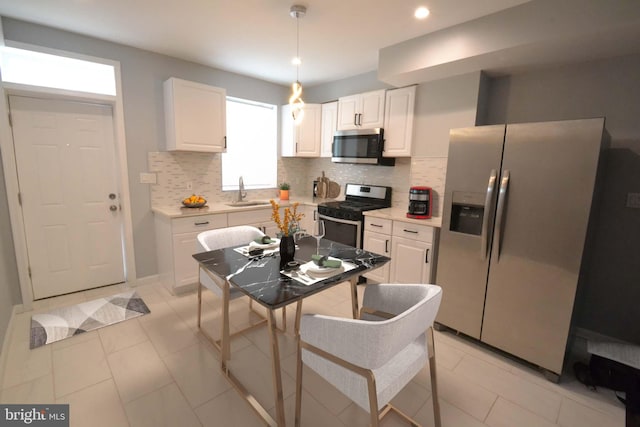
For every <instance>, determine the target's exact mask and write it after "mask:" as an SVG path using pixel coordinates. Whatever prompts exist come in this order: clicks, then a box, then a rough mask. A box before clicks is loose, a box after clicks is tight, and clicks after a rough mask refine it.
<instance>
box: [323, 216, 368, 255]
mask: <svg viewBox="0 0 640 427" xmlns="http://www.w3.org/2000/svg"><path fill="white" fill-rule="evenodd" d="M318 218H319V219H321V220H323V221H324V237H326V238H327V239H329V240H333V241H334V242H338V243H342V244H345V245H349V246H353V247H356V248H361V247H362V246H361V245H362V241H361V239H362V222H361V221H350V220H348V219H341V218H333V217H331V216H327V215H318Z"/></svg>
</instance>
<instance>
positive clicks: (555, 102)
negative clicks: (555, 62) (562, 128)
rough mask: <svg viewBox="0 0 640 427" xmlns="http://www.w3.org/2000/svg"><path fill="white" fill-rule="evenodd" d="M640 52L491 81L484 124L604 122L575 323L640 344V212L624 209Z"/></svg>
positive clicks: (637, 138) (638, 167) (635, 150)
mask: <svg viewBox="0 0 640 427" xmlns="http://www.w3.org/2000/svg"><path fill="white" fill-rule="evenodd" d="M638 76H640V55H633V56H626V57H618V58H613V59H606V60H600V61H595V62H589V63H583V64H577V65H572V66H564V67H556V68H553V69H547V70H539V71H535V72H529V73H525V74H520V75H514V76H511V77H501V78H496V79H493V80H492V82H491V87H490V90H489V105H488V107H489V109H488V122H489V123H505V122H506V123H517V122H531V121H546V120H562V119H576V118H586V117H601V116H604V117H606V127H607V129H608V131H609V134H610V135H611V148H610V149H609V150H608V151H607V153H606V158H605V165H604V166H605V170H604V180H603V192H602V194H601V204H600V206H599V207H598V209H597V212H596V214H597V218H598V219H597V222H596V228H595V230H594V231H595V233H594V235H593V241H592V243H591V245H592V247H591V248H590V249H592V253H591V257H590V259H589V260H588V261H589V262H588V265H587V275H586V278H585V279H586V280H585V282H584V286H583V287H582V288H581V289H580V291H579V294H578V299H577V302H576V310H575V318H574V320H575V324H576V325H577V326H579V327H583V328H586V329H589V330H592V331H596V332H599V333H602V334H605V335H608V336H612V337H616V338H619V339H623V340H627V341H630V342H635V343H640V311H639V310H638V308H637V307H638V304H639V303H640V209H630V208H627V207H625V202H626V196H627V193H628V192H640V80H638Z"/></svg>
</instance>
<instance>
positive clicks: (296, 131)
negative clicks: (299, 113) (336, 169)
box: [281, 104, 322, 157]
mask: <svg viewBox="0 0 640 427" xmlns="http://www.w3.org/2000/svg"><path fill="white" fill-rule="evenodd" d="M281 118H282V139H281V143H282V156H283V157H320V127H321V126H320V125H321V121H322V107H321V105H320V104H304V117H303V118H302V121H301V122H300V124H298V125H296V124H295V122H294V121H293V117H292V116H291V107H290V106H289V104H285V105H283V106H282V117H281Z"/></svg>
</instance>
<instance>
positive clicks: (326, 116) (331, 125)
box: [320, 101, 338, 157]
mask: <svg viewBox="0 0 640 427" xmlns="http://www.w3.org/2000/svg"><path fill="white" fill-rule="evenodd" d="M337 129H338V101H334V102H327V103H326V104H322V128H321V131H320V157H331V146H332V144H333V134H334V133H335V131H336V130H337Z"/></svg>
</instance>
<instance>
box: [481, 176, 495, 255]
mask: <svg viewBox="0 0 640 427" xmlns="http://www.w3.org/2000/svg"><path fill="white" fill-rule="evenodd" d="M497 179H498V172H497V171H496V170H495V169H491V174H490V175H489V183H488V184H487V197H486V198H485V199H484V216H483V217H482V233H481V242H480V245H481V246H480V258H481V259H482V260H483V261H484V260H485V259H487V252H488V251H489V218H490V217H491V215H490V211H491V201H492V200H493V191H494V189H495V187H496V180H497Z"/></svg>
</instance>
